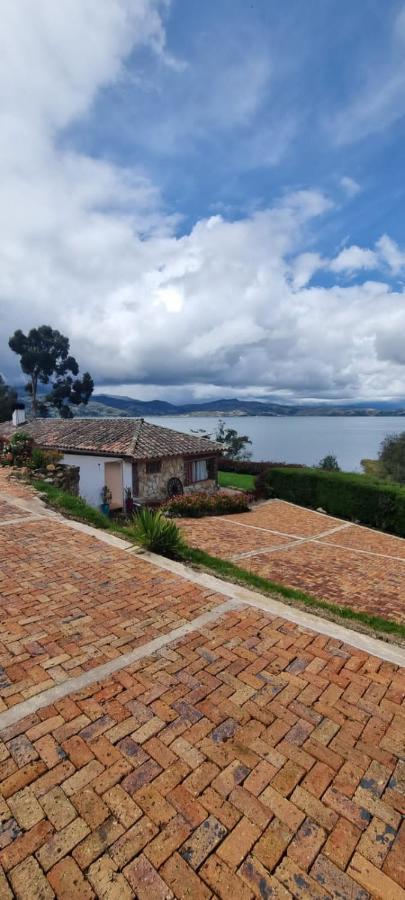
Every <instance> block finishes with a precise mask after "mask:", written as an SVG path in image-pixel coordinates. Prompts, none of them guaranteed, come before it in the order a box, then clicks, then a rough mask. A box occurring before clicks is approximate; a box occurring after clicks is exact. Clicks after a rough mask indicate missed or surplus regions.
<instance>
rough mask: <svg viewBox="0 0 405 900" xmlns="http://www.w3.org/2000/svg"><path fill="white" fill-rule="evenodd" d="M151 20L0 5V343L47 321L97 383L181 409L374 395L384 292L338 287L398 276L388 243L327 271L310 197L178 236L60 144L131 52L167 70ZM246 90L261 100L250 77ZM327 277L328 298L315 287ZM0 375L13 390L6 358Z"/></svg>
mask: <svg viewBox="0 0 405 900" xmlns="http://www.w3.org/2000/svg"><path fill="white" fill-rule="evenodd" d="M167 8H168V6H167V4H166V3H162V2H158V0H155V2H154V0H66V3H64V4H62V6H61V7H59V6H57V5H56V6H55V4H54V3H53V2H52V0H37V3H36V4H35V10H34V6H33V4H32V3H31V2H30V0H20V2H19V3H16V2H15V0H10V2H9V0H4V2H3V5H2V20H3V24H4V26H5V27H3V30H2V38H1V40H2V42H3V46H2V48H1V49H2V58H3V65H2V68H1V70H0V98H3V99H4V100H5V104H4V113H3V122H2V125H3V127H2V130H1V134H2V137H1V141H0V305H1V319H0V339H1V346H2V347H3V348H6V346H7V338H8V336H9V334H10V333H11V332H12V331H14V329H15V328H19V327H21V328H23V329H27V328H30V327H32V326H34V325H39V324H42V323H43V322H47V323H48V322H49V323H50V324H52V325H53V326H54V327H58V328H60V329H61V330H62V331H63V332H64V333H66V334H68V335H69V336H70V338H71V343H72V351H73V353H74V354H75V355H77V357H78V358H79V360H80V361H81V363H82V366H83V367H85V368H88V369H89V370H90V371H91V372H92V374H93V376H94V377H95V379H96V380H97V382H98V385H102V384H103V383H104V384H110V385H114V384H116V385H122V384H125V385H131V384H133V385H137V384H142V385H153V386H154V393H156V392H157V389H158V386H160V385H163V386H164V391H165V396H168V394H167V386H168V385H170V386H172V389H173V390H174V391H178V390H179V387H180V386H184V385H188V386H189V388H188V390H190V391H191V392H193V393H194V394H196V395H198V396H204V394H205V395H206V394H209V393H212V394H213V395H218V394H220V393H225V394H228V395H229V393H233V392H236V391H238V392H239V391H240V392H245V393H246V392H248V393H249V394H250V395H252V394H255V393H256V394H257V395H258V396H265V395H266V394H267V393H270V392H271V393H273V394H276V395H277V394H279V395H280V396H281V397H283V398H284V399H286V398H288V397H289V396H290V397H291V396H295V397H305V396H319V397H322V396H323V397H343V396H347V397H350V396H360V395H361V396H381V395H386V394H389V393H391V389H390V388H391V385H392V384H393V383H395V384H396V383H397V382H398V383H399V381H400V377H401V373H402V370H401V366H402V364H403V360H402V358H400V357H399V355H398V349H397V347H396V346H394V343H393V341H392V340H391V338H390V335H389V334H388V333H387V334H386V338H385V343H384V342H383V341H382V338H381V334H382V325H383V323H386V322H387V321H395V328H396V330H397V333H399V332H401V333H403V330H404V325H405V310H404V305H403V295H402V293H401V290H400V289H397V290H394V289H393V288H392V287H389V286H388V285H387V284H385V283H384V281H378V280H377V275H376V273H373V274H375V278H376V280H374V281H370V280H366V281H363V282H361V283H358V284H356V285H354V284H352V283H350V284H349V285H344V284H340V283H339V281H340V280H341V279H340V276H341V275H342V276H343V275H344V274H345V272H349V273H350V272H352V271H355V270H357V271H360V273H361V271H362V270H364V269H368V268H376V265H375V261H376V260H377V262H378V265H379V266H381V267H382V269H383V271H384V267H385V269H386V270H388V269H389V270H390V271H391V272H393V271H398V267H399V266H401V265H402V254H401V251H400V249H399V248H398V247H397V245H395V244H394V243H393V242H392V241H391V239H390V238H388V237H386V236H384V237H383V238H381V239H380V241H379V242H378V244H377V247H375V248H373V249H368V248H361V247H357V246H356V245H354V246H352V247H347V248H345V249H344V250H342V251H341V252H340V253H339V255H338V256H337V257H336V258H335V260H332V261H329V262H328V260H327V259H325V257H324V255H323V254H321V253H320V252H318V251H317V249H316V239H317V229H318V228H319V230H320V231H319V233H321V231H322V228H323V221H324V217H325V216H333V214H334V206H333V201H332V200H331V199H330V198H328V197H326V196H325V195H324V193H323V192H322V191H320V190H317V189H309V190H300V191H290V192H289V193H286V194H285V195H283V196H281V197H278V198H272V199H271V201H269V202H268V203H267V205H264V204H263V205H262V206H263V208H261V209H259V210H256V211H255V212H253V213H252V214H250V215H245V216H240V217H239V218H234V219H233V220H230V219H227V218H226V217H225V216H220V215H215V216H211V217H207V218H201V219H199V220H197V221H195V223H194V224H193V225H191V226H190V227H189V228H188V229H187V230H186V229H184V228H182V227H181V213H182V209H181V198H179V203H178V212H179V216H178V217H177V216H173V215H172V214H169V213H167V211H166V210H165V207H164V203H163V201H162V197H161V195H160V192H159V189H158V187H157V186H156V185H155V184H154V183H153V182H152V181H151V179H150V178H149V177H148V173H147V172H146V171H145V170H143V169H141V168H139V167H137V166H136V165H133V164H132V165H127V167H122V166H118V165H114V164H112V163H111V162H110V161H107V160H106V159H101V158H95V157H94V156H90V155H88V154H86V153H85V152H79V151H78V150H77V149H76V150H73V149H72V146H71V145H70V144H69V142H68V141H67V139H66V131H65V129H66V128H67V126H71V125H72V123H74V122H77V121H79V120H80V119H83V118H85V116H86V115H87V114H88V112H89V110H90V109H91V107H92V104H93V103H94V100H95V97H96V95H97V93H98V92H99V91H100V90H102V89H103V88H105V86H106V85H108V84H111V83H112V82H113V81H114V80H116V79H119V78H121V77H122V73H123V71H124V68H125V64H126V59H127V56H128V54H129V53H131V54H134V53H135V54H136V52H137V49H139V48H140V47H145V46H147V47H148V48H149V50H150V51H151V52H152V53H154V54H155V55H156V58H157V59H158V60H159V65H165V66H168V67H169V68H170V67H171V66H172V65H173V60H172V57H171V56H170V53H169V51H168V50H167V48H166V40H165V31H164V21H163V18H162V16H163V14H164V12H165V9H166V10H167ZM67 9H68V13H69V14H68V15H67V13H66V10H67ZM5 59H6V64H4V60H5ZM179 77H188V76H187V73H186V72H184V73H183V75H182V74H181V72H179ZM257 78H258V80H257V82H256V85H257V88H258V90H257V92H256V93H260V84H261V79H262V78H264V75H263V74H262V75H261V74H260V72H259V74H258V76H257ZM251 102H253V101H251V100H249V98H248V97H247V98H245V101H244V105H243V111H242V112H243V115H246V116H248V115H249V108H250V107H249V104H250V103H251ZM314 247H315V249H314ZM326 270H327V271H328V273H329V274H328V277H329V279H330V277H331V274H330V273H334V274H335V275H336V276H339V277H337V278H336V281H337V283H335V284H332V285H330V284H329V283H328V286H326V285H324V286H320V285H319V284H316V285H315V282H314V281H313V278H314V275H315V274H316V273H319V274H320V275H322V273H324V274H325V273H326ZM318 280H319V279H318ZM379 335H380V337H379ZM1 368H2V370H3V371H4V372H5V373H6V374H8V375H9V376H10V377H15V376H16V375H17V371H18V369H17V368H16V360H15V358H14V357H13V356H12V354H11V353H9V351H8V350H4V351H3V350H2V353H1ZM155 386H156V390H155Z"/></svg>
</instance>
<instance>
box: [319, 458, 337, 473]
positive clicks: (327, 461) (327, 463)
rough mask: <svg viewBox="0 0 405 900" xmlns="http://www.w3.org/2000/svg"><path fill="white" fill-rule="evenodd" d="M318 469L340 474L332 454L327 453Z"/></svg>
mask: <svg viewBox="0 0 405 900" xmlns="http://www.w3.org/2000/svg"><path fill="white" fill-rule="evenodd" d="M318 469H323V471H324V472H340V466H339V463H338V461H337V459H336V456H334V455H333V453H327V454H326V456H324V457H323V458H322V459H321V460H320V462H319V463H318Z"/></svg>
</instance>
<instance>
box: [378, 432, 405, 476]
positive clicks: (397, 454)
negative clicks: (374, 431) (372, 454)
mask: <svg viewBox="0 0 405 900" xmlns="http://www.w3.org/2000/svg"><path fill="white" fill-rule="evenodd" d="M378 462H379V465H380V466H381V468H382V470H383V473H384V475H386V476H388V478H391V479H392V481H398V482H399V483H400V484H404V483H405V431H403V432H402V433H401V434H388V435H387V437H386V438H384V440H383V442H382V444H381V447H380V452H379V454H378Z"/></svg>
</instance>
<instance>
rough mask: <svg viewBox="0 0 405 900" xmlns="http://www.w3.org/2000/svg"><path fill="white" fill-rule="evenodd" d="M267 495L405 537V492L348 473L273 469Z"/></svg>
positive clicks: (404, 490)
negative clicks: (322, 510) (319, 508)
mask: <svg viewBox="0 0 405 900" xmlns="http://www.w3.org/2000/svg"><path fill="white" fill-rule="evenodd" d="M266 496H267V497H280V498H281V499H282V500H289V501H290V502H291V503H297V504H298V505H300V506H308V507H312V508H313V509H317V508H318V507H322V509H324V510H325V512H328V513H330V515H332V516H339V517H341V518H343V519H350V520H351V521H355V522H361V523H362V524H363V525H371V526H372V527H373V528H379V529H381V530H382V531H389V532H391V533H392V534H398V535H400V536H401V537H405V489H403V488H402V487H400V486H399V485H394V484H388V483H387V482H383V481H378V480H377V479H374V478H369V477H367V476H366V475H355V474H350V473H346V472H324V471H321V470H320V469H270V470H269V471H268V472H267V475H266Z"/></svg>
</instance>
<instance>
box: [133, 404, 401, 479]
mask: <svg viewBox="0 0 405 900" xmlns="http://www.w3.org/2000/svg"><path fill="white" fill-rule="evenodd" d="M147 421H148V422H153V423H154V424H155V425H165V426H166V427H167V428H174V429H176V431H185V432H187V433H190V432H191V431H195V430H196V429H200V428H202V429H203V430H204V431H207V432H208V433H210V434H212V432H213V431H215V428H216V425H217V419H216V418H211V417H209V418H205V417H204V418H203V417H200V416H195V417H194V416H189V417H184V416H159V417H157V418H150V417H147ZM224 421H225V422H226V425H227V426H229V427H230V428H236V430H237V431H238V432H239V434H247V435H248V436H249V437H250V439H251V441H252V446H251V447H249V449H250V451H251V453H252V459H255V460H260V459H264V460H274V461H277V462H288V463H304V464H305V465H309V466H311V465H316V464H317V463H318V462H319V460H320V459H322V457H323V456H325V455H326V453H334V454H335V456H336V457H337V460H338V463H339V465H340V467H341V469H345V470H346V471H352V472H359V471H361V466H360V460H361V459H363V458H364V457H366V458H368V459H375V458H376V456H377V454H378V448H379V446H380V444H381V441H382V440H383V438H384V437H385V435H386V434H392V433H398V432H401V431H405V418H401V417H399V418H398V417H393V416H381V418H380V417H376V416H365V417H361V416H356V417H351V416H346V417H345V416H342V417H336V418H334V417H333V418H332V417H327V416H325V417H324V416H311V417H306V416H305V417H304V416H297V417H294V418H289V417H287V416H280V417H276V418H273V417H267V416H241V417H238V416H235V417H234V416H232V417H226V416H224Z"/></svg>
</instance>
